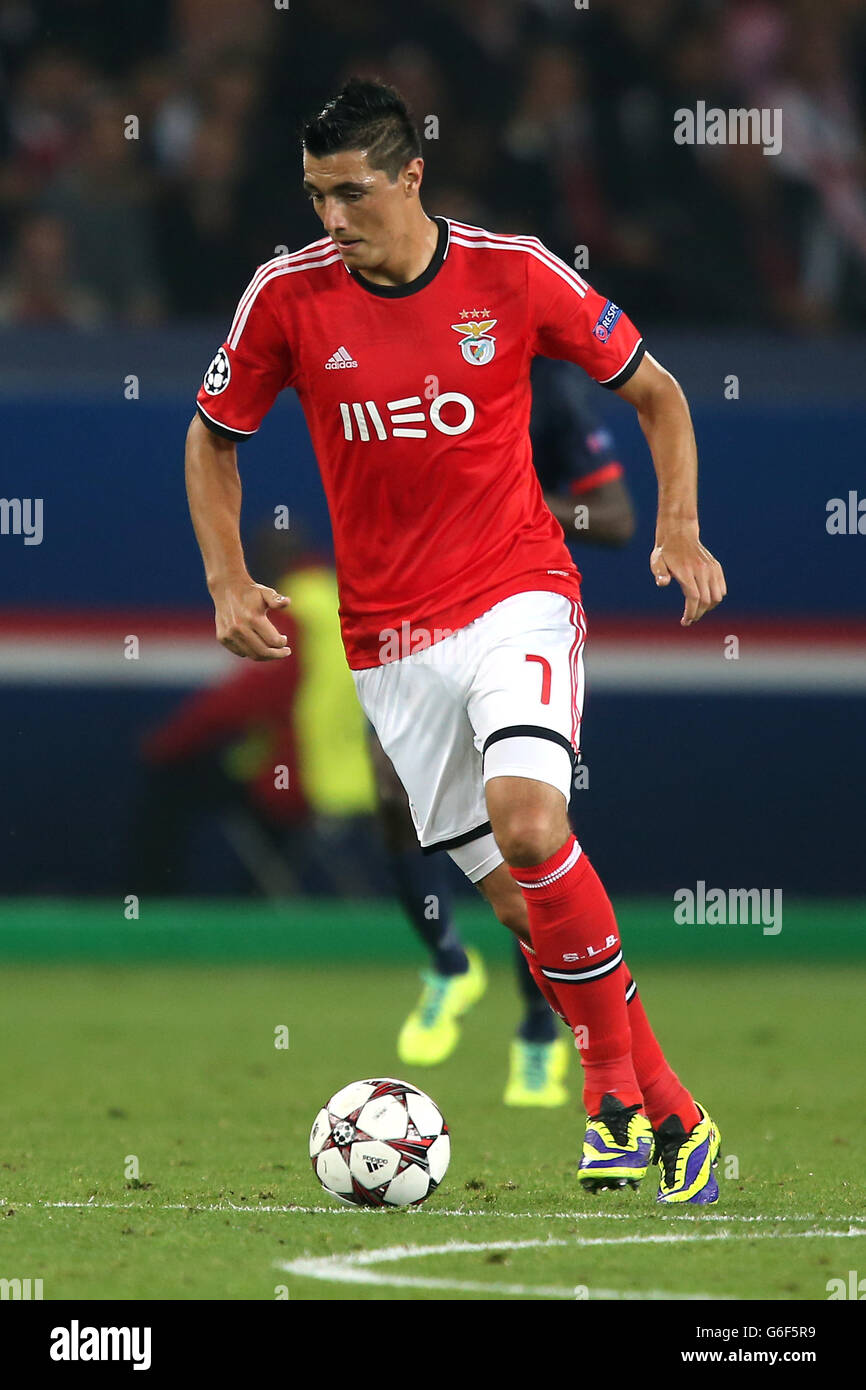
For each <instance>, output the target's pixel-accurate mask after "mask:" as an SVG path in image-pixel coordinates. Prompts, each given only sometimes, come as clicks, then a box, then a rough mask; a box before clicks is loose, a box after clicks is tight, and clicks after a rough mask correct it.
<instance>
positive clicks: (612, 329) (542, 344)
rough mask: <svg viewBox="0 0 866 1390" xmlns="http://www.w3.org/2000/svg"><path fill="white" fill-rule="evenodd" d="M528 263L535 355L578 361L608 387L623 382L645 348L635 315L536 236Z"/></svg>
mask: <svg viewBox="0 0 866 1390" xmlns="http://www.w3.org/2000/svg"><path fill="white" fill-rule="evenodd" d="M526 263H527V278H528V297H529V333H530V341H531V342H532V345H533V352H534V354H535V355H538V356H541V357H557V358H564V359H565V360H566V361H568V362H576V363H577V365H578V366H579V367H582V368H583V370H584V371H585V372H587V373H588V375H589V376H591V377H592V379H593V381H597V382H598V384H599V385H600V386H606V387H608V389H609V390H612V391H615V390H616V389H617V388H618V387H620V386H624V385H625V383H626V382H627V381H628V379H629V377H631V376H632V375H633V374H634V373H635V372H636V371H637V368H638V366H639V365H640V361H641V358H642V357H643V355H644V352H645V347H644V342H643V338H642V337H641V335H640V333H639V332H638V330H637V329H636V328H635V326H634V324H633V323H632V321H631V319H630V318H629V317H628V316H627V315H626V314H624V313H623V311H622V309H621V308H620V307H619V305H618V304H614V302H613V300H611V299H605V297H604V295H601V294H599V293H598V291H597V290H594V289H593V288H592V285H590V284H588V283H587V282H586V280H584V279H583V277H582V276H580V275H578V273H577V271H576V270H572V269H571V267H570V266H567V265H566V264H565V262H564V261H561V260H560V259H559V257H558V256H554V254H553V252H552V251H548V249H547V247H546V246H544V245H542V243H541V242H540V241H537V240H536V239H535V238H534V237H533V238H531V239H530V240H529V241H528V245H527V252H526Z"/></svg>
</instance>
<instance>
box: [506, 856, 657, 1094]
mask: <svg viewBox="0 0 866 1390" xmlns="http://www.w3.org/2000/svg"><path fill="white" fill-rule="evenodd" d="M511 875H512V877H513V878H514V880H515V882H516V883H517V884H518V886H519V887H520V889H521V891H522V892H523V895H524V898H525V900H526V904H527V911H528V914H529V930H530V935H531V937H532V947H533V950H534V952H535V955H536V958H537V962H538V966H539V967H540V970H541V973H542V975H543V976H544V978H545V980H546V981H547V982H548V983H549V984H550V985H551V987H552V988H553V989H554V990H555V995H556V999H557V1001H558V1003H559V1006H560V1010H561V1011H562V1012H563V1013H564V1014H565V1016H566V1018H567V1019H568V1022H569V1025H570V1026H571V1029H572V1031H573V1032H574V1035H575V1041H576V1043H577V1046H578V1048H579V1050H580V1056H581V1061H582V1063H583V1070H584V1103H585V1105H586V1109H587V1113H588V1114H590V1115H594V1114H597V1113H598V1111H599V1109H600V1107H601V1101H602V1097H603V1096H604V1095H605V1094H606V1093H609V1094H611V1095H613V1096H615V1097H616V1099H617V1100H618V1101H619V1102H620V1103H621V1104H622V1105H625V1106H632V1105H642V1103H643V1097H642V1095H641V1091H640V1087H639V1085H638V1080H637V1077H636V1075H635V1068H634V1063H633V1062H632V1055H631V1051H632V1040H631V1029H630V1026H629V1017H628V1007H627V1005H626V1001H625V988H624V980H623V965H622V948H621V945H620V939H619V931H618V929H617V924H616V918H615V917H614V913H613V908H612V906H611V903H610V899H609V898H608V896H607V893H606V892H605V890H604V887H603V885H602V883H601V880H600V879H599V877H598V875H597V874H596V872H595V869H594V868H593V867H592V865H591V864H590V862H589V860H588V859H587V857H586V855H585V854H584V853H583V852H582V850H581V848H580V845H579V844H578V843H577V840H576V839H575V837H574V835H570V836H569V837H568V839H567V840H566V842H565V843H564V844H563V845H562V846H561V847H560V848H559V849H558V850H557V851H556V852H555V853H554V854H552V855H551V856H550V858H549V859H546V860H545V861H544V862H543V863H542V864H536V865H533V866H530V867H519V868H514V867H512V868H511Z"/></svg>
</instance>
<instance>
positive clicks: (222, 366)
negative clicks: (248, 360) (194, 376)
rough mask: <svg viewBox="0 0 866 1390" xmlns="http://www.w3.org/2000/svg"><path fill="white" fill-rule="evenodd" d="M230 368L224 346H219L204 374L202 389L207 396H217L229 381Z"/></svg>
mask: <svg viewBox="0 0 866 1390" xmlns="http://www.w3.org/2000/svg"><path fill="white" fill-rule="evenodd" d="M231 376H232V369H231V364H230V362H229V359H228V353H227V352H226V350H225V348H220V350H219V352H218V353H217V355H216V357H215V358H214V360H213V361H212V362H211V364H210V366H209V367H208V369H207V371H206V372H205V374H204V389H205V390H206V391H207V393H208V395H209V396H218V395H219V393H220V391H224V390H225V389H226V387H227V386H228V384H229V382H230V381H231Z"/></svg>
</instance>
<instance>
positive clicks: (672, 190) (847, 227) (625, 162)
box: [0, 0, 866, 331]
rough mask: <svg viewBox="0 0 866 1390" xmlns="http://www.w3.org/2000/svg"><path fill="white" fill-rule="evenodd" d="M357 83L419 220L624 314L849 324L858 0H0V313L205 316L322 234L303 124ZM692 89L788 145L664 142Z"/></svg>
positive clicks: (862, 286) (860, 187) (858, 106)
mask: <svg viewBox="0 0 866 1390" xmlns="http://www.w3.org/2000/svg"><path fill="white" fill-rule="evenodd" d="M351 73H361V74H365V75H375V76H379V77H381V78H384V79H385V80H387V81H390V82H392V83H394V84H395V85H396V86H397V87H398V88H399V89H400V91H401V92H402V93H403V94H404V96H405V97H406V98H407V100H408V101H409V103H410V105H411V107H412V109H413V112H414V115H415V118H416V121H417V123H418V125H419V128H420V130H421V131H422V137H423V143H424V146H425V156H426V159H427V167H426V171H425V207H426V208H427V211H428V212H430V213H443V214H446V215H449V216H454V217H457V218H460V219H463V220H466V221H470V222H474V223H479V224H481V225H487V226H490V227H492V228H495V229H497V230H500V231H508V232H531V233H533V234H535V235H538V236H540V237H541V238H542V239H543V240H544V241H545V242H546V243H547V245H549V246H550V247H551V249H553V250H554V251H556V252H557V254H559V255H561V256H563V257H564V258H565V259H567V260H568V261H569V262H572V261H573V259H574V256H575V247H577V246H586V247H587V248H588V262H587V263H586V264H585V270H586V274H587V275H588V276H589V277H590V278H591V279H592V280H593V281H594V282H595V283H596V284H598V285H599V287H601V288H604V289H606V290H608V292H610V293H611V294H612V295H614V296H615V297H616V298H617V299H618V300H619V301H620V302H622V303H624V304H626V305H627V306H628V309H629V312H630V314H631V315H632V316H633V317H634V318H635V319H636V320H637V321H638V322H639V323H649V322H652V323H654V324H658V323H664V322H670V323H676V324H678V325H684V324H685V325H688V324H695V325H719V326H737V327H761V328H776V329H783V330H792V329H794V330H802V331H810V330H811V331H822V330H823V331H826V330H831V329H834V328H845V327H854V328H857V327H863V326H864V324H866V143H864V131H866V120H864V117H866V6H864V4H863V3H862V0H823V3H822V4H821V5H820V6H816V5H814V4H813V3H812V0H589V4H588V6H587V7H586V8H584V9H581V8H578V7H577V6H576V5H575V4H573V3H572V0H471V3H470V2H469V0H416V3H415V4H414V5H407V4H405V0H290V3H289V4H286V5H283V4H281V3H280V0H123V3H121V4H117V3H116V0H0V323H6V324H10V323H11V324H18V323H42V322H47V323H66V324H70V325H74V326H77V327H89V326H93V325H99V324H103V323H106V322H114V323H117V322H120V323H124V322H126V323H134V324H147V323H158V322H165V321H171V320H173V319H178V318H190V317H197V318H201V317H211V316H216V317H218V318H222V319H225V317H226V315H230V314H231V312H232V310H233V308H234V305H235V303H236V301H237V299H238V297H239V295H240V293H241V291H242V289H243V288H244V286H245V284H246V283H247V281H248V279H249V277H250V274H251V273H252V270H253V269H254V267H255V266H256V265H258V264H260V263H261V262H262V261H264V260H266V259H268V258H269V257H270V256H272V255H274V254H275V251H276V249H277V248H281V247H288V248H289V249H295V248H296V247H299V246H302V245H304V244H305V243H306V242H308V241H311V240H314V239H315V237H316V236H317V235H318V234H319V224H318V222H317V220H316V219H315V218H314V215H313V213H312V212H311V210H310V208H309V206H308V204H307V202H306V201H305V200H304V198H303V197H302V196H301V192H300V163H299V143H298V138H299V123H300V121H301V119H302V118H303V117H304V116H307V115H310V114H313V113H314V112H315V111H316V110H317V109H319V107H320V106H321V105H322V104H323V103H324V101H326V100H327V99H328V98H329V97H330V96H332V95H333V94H334V93H335V92H336V90H337V89H338V87H339V85H340V83H341V82H342V81H343V80H344V78H345V77H346V76H348V75H349V74H351ZM699 100H703V101H706V103H707V105H708V106H720V107H722V108H725V109H727V108H729V107H740V106H757V107H770V108H774V109H775V108H781V109H782V111H783V140H782V150H781V153H779V154H778V155H775V156H767V155H764V154H763V152H762V150H761V148H760V146H756V145H736V144H735V145H729V146H713V147H710V146H706V145H704V146H701V145H692V146H689V145H678V144H676V143H675V142H674V138H673V132H674V112H675V111H676V110H677V109H678V108H680V107H691V108H694V107H695V104H696V103H697V102H698V101H699ZM430 118H435V120H431V119H430Z"/></svg>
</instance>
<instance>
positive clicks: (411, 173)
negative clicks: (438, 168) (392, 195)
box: [401, 154, 424, 198]
mask: <svg viewBox="0 0 866 1390" xmlns="http://www.w3.org/2000/svg"><path fill="white" fill-rule="evenodd" d="M401 178H402V180H403V187H404V189H405V190H406V196H407V198H417V196H418V193H419V192H420V189H421V182H422V180H423V178H424V160H423V158H422V157H421V155H420V154H419V155H417V156H416V158H415V159H410V160H409V163H408V164H407V165H405V167H404V169H403V172H402V174H401Z"/></svg>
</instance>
